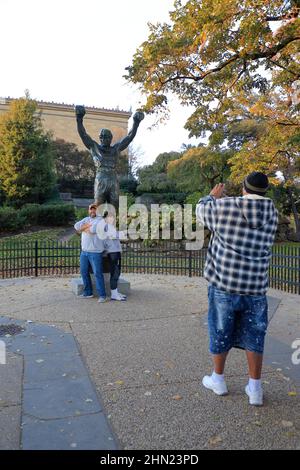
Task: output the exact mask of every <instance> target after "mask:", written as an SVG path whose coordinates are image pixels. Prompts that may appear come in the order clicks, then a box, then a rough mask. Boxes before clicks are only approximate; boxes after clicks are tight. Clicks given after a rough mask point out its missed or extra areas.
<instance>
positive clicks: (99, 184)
mask: <svg viewBox="0 0 300 470" xmlns="http://www.w3.org/2000/svg"><path fill="white" fill-rule="evenodd" d="M106 191H107V189H106V184H105V180H103V179H102V178H100V177H99V176H98V177H96V178H95V185H94V199H95V203H96V204H97V206H101V205H103V204H105V202H107V196H106ZM98 215H99V214H98ZM101 215H102V214H101Z"/></svg>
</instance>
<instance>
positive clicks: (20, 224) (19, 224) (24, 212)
mask: <svg viewBox="0 0 300 470" xmlns="http://www.w3.org/2000/svg"><path fill="white" fill-rule="evenodd" d="M74 219H75V208H74V206H72V205H71V204H42V205H39V204H26V205H25V206H23V207H22V208H21V209H14V208H13V207H8V206H5V207H0V232H8V231H15V230H19V229H22V228H25V227H26V228H27V227H31V226H33V225H41V226H45V227H59V226H64V225H67V224H68V223H70V222H73V221H74Z"/></svg>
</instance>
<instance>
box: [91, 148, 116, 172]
mask: <svg viewBox="0 0 300 470" xmlns="http://www.w3.org/2000/svg"><path fill="white" fill-rule="evenodd" d="M90 152H91V155H92V157H93V160H94V163H95V166H96V170H97V175H98V174H99V175H102V174H103V175H104V174H107V173H109V175H110V176H111V177H112V176H117V163H118V157H119V153H120V152H119V149H118V147H117V146H116V145H113V146H111V147H108V148H105V147H102V146H101V145H98V144H96V143H95V145H94V147H93V148H91V149H90Z"/></svg>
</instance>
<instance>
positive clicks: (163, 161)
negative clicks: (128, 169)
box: [137, 152, 182, 193]
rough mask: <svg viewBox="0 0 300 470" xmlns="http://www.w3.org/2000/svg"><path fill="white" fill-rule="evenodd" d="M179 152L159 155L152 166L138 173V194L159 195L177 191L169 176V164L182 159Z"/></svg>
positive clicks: (143, 168) (140, 169)
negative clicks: (159, 193)
mask: <svg viewBox="0 0 300 470" xmlns="http://www.w3.org/2000/svg"><path fill="white" fill-rule="evenodd" d="M181 155H182V154H181V153H179V152H164V153H161V154H159V155H158V157H157V158H156V159H155V161H154V163H152V165H146V166H144V167H142V168H139V169H138V171H137V176H138V181H139V186H138V188H137V189H138V192H139V193H141V192H148V193H158V192H173V191H174V190H175V191H176V188H175V187H174V182H173V181H172V180H170V178H169V177H168V174H167V168H168V164H169V162H170V161H172V160H176V159H178V158H180V157H181Z"/></svg>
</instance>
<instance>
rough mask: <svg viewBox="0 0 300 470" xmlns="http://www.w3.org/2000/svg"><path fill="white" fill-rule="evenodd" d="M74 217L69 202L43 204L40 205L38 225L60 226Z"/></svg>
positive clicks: (72, 208) (73, 209)
mask: <svg viewBox="0 0 300 470" xmlns="http://www.w3.org/2000/svg"><path fill="white" fill-rule="evenodd" d="M74 219H75V208H74V206H73V205H71V204H45V205H42V206H40V212H39V217H38V223H39V225H45V226H62V225H67V224H68V223H69V222H72V221H74Z"/></svg>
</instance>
